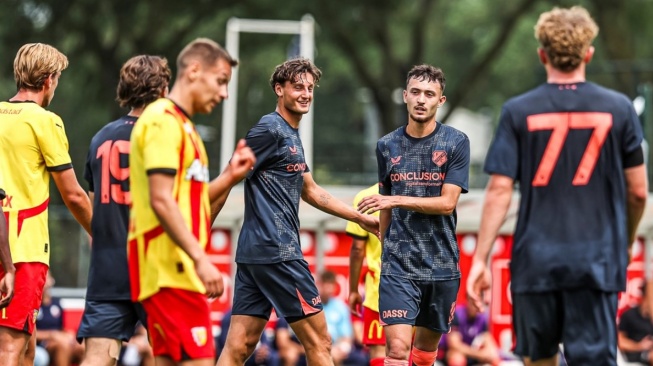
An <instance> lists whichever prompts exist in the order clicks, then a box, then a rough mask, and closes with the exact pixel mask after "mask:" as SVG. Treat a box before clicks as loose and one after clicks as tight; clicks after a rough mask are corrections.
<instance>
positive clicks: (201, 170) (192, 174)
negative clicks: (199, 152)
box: [186, 159, 209, 183]
mask: <svg viewBox="0 0 653 366" xmlns="http://www.w3.org/2000/svg"><path fill="white" fill-rule="evenodd" d="M186 180H194V181H196V182H204V183H208V181H209V167H207V166H205V165H202V162H200V159H195V160H193V163H192V164H191V165H190V166H189V167H188V169H186Z"/></svg>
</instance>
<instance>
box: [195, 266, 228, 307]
mask: <svg viewBox="0 0 653 366" xmlns="http://www.w3.org/2000/svg"><path fill="white" fill-rule="evenodd" d="M195 271H197V276H198V277H199V278H200V280H201V281H202V284H203V285H204V287H205V288H206V296H208V297H209V298H210V299H213V298H216V297H218V296H220V295H222V293H223V292H224V281H223V280H222V274H221V273H220V271H218V269H217V268H215V266H214V265H213V263H211V261H209V258H208V257H207V256H203V257H202V258H201V259H200V260H199V261H197V262H196V263H195Z"/></svg>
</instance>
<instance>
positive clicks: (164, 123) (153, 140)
mask: <svg viewBox="0 0 653 366" xmlns="http://www.w3.org/2000/svg"><path fill="white" fill-rule="evenodd" d="M143 122H146V123H147V124H146V125H145V126H143V127H144V128H143V130H142V136H140V138H141V149H142V150H143V166H144V168H145V171H146V172H147V173H148V174H151V173H167V174H175V173H176V172H177V170H178V169H179V155H180V154H181V145H182V142H183V139H184V136H183V135H182V128H181V126H180V125H179V122H178V121H177V120H176V119H175V118H174V117H172V116H168V115H162V116H161V117H160V118H159V119H150V120H147V121H143Z"/></svg>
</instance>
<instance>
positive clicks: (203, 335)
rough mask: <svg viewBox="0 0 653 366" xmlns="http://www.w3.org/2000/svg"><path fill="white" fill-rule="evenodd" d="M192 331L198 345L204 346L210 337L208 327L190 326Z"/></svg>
mask: <svg viewBox="0 0 653 366" xmlns="http://www.w3.org/2000/svg"><path fill="white" fill-rule="evenodd" d="M190 333H191V335H192V336H193V341H195V344H196V345H197V346H198V347H203V346H204V345H206V341H207V340H208V339H209V335H208V332H207V331H206V327H193V328H190Z"/></svg>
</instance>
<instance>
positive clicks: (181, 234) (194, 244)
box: [151, 196, 205, 263]
mask: <svg viewBox="0 0 653 366" xmlns="http://www.w3.org/2000/svg"><path fill="white" fill-rule="evenodd" d="M151 205H152V210H153V211H154V214H155V215H156V217H157V218H158V219H159V222H160V223H161V226H162V227H163V229H164V230H165V232H166V234H168V236H169V237H170V239H172V241H173V242H174V243H175V244H177V246H179V247H180V248H181V249H182V250H183V251H184V252H186V254H188V256H189V257H190V258H191V259H192V260H193V262H195V263H197V262H198V261H199V260H200V259H201V258H202V257H203V256H204V255H205V253H204V251H203V250H202V248H201V247H200V245H199V243H198V241H197V238H195V236H194V235H193V234H192V233H191V232H190V231H189V230H188V228H187V227H186V224H185V222H186V221H185V220H184V217H183V216H182V215H181V211H180V210H179V206H178V205H177V202H175V201H174V200H173V199H172V197H165V196H164V197H153V198H151Z"/></svg>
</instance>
